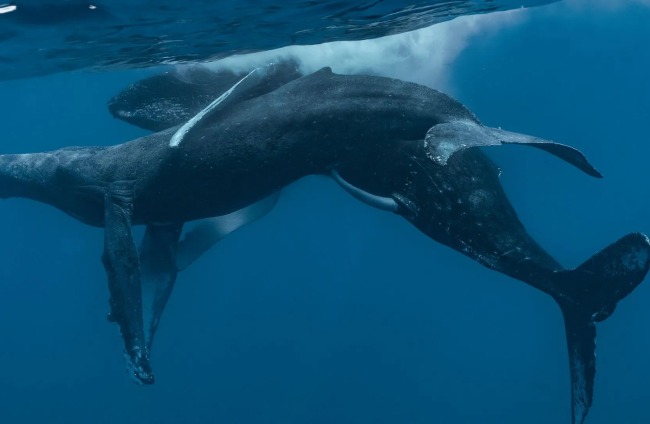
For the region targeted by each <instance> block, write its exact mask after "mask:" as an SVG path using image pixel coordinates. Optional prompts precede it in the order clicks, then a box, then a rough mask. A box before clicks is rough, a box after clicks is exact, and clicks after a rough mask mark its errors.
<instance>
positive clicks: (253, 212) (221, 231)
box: [176, 192, 280, 271]
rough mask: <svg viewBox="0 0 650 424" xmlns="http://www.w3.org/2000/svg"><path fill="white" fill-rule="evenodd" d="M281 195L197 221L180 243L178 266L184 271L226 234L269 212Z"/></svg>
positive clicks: (177, 257) (271, 196)
mask: <svg viewBox="0 0 650 424" xmlns="http://www.w3.org/2000/svg"><path fill="white" fill-rule="evenodd" d="M279 197H280V192H276V193H274V194H272V195H270V196H268V197H266V198H264V199H262V200H260V201H257V202H255V203H253V204H251V205H249V206H246V207H245V208H242V209H240V210H238V211H235V212H231V213H229V214H227V215H222V216H215V217H213V218H206V219H202V220H199V221H197V222H196V224H195V226H194V227H193V228H192V229H191V230H189V231H187V232H186V233H185V236H184V237H183V238H182V239H181V241H180V242H179V243H178V251H177V254H176V268H177V269H178V270H179V271H182V270H183V269H185V268H187V267H188V266H189V265H190V264H191V263H192V262H194V261H195V260H197V259H198V258H199V257H200V256H201V255H202V254H203V253H205V252H206V251H207V250H208V249H210V248H211V247H212V246H214V245H215V244H216V243H217V242H218V241H219V240H221V239H222V238H224V237H225V236H227V235H228V234H230V233H232V232H233V231H235V230H237V229H238V228H241V227H243V226H244V225H246V224H249V223H251V222H253V221H256V220H258V219H260V218H261V217H263V216H264V215H266V214H267V213H269V211H270V210H271V209H273V207H274V206H275V204H276V203H277V201H278V198H279Z"/></svg>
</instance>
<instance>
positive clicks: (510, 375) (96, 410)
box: [0, 3, 650, 424]
mask: <svg viewBox="0 0 650 424" xmlns="http://www.w3.org/2000/svg"><path fill="white" fill-rule="evenodd" d="M648 42H650V8H647V7H643V6H639V5H633V4H631V5H627V6H624V7H620V8H596V9H592V8H590V9H589V10H587V9H586V8H585V9H581V8H576V7H572V6H571V4H565V3H559V4H556V5H552V6H548V7H545V8H541V9H535V10H531V11H529V12H527V17H526V19H525V20H524V21H523V22H521V23H520V24H518V25H514V26H510V27H507V28H505V29H502V30H501V31H498V32H494V33H490V34H483V35H481V36H480V37H477V38H475V39H472V40H471V43H470V45H469V46H468V48H467V49H466V50H465V51H464V53H463V54H462V55H461V56H460V57H459V58H458V59H457V61H456V62H455V63H454V64H453V65H452V66H453V68H452V69H451V75H452V76H453V77H452V84H451V85H452V86H453V87H454V92H453V93H452V94H454V95H455V96H456V97H458V98H459V99H460V100H462V101H463V102H465V103H466V104H467V105H468V106H469V107H470V108H472V109H473V110H474V112H476V113H477V115H478V116H479V117H480V118H481V119H482V120H483V122H484V123H486V124H489V125H492V126H501V127H503V128H507V129H512V130H516V131H521V132H526V133H530V134H535V135H538V136H542V137H546V138H552V139H555V140H558V141H562V142H565V143H568V144H571V145H573V146H576V147H578V148H581V149H582V150H583V151H584V152H585V153H586V154H587V155H588V157H589V158H590V159H591V161H592V163H594V164H595V165H596V166H597V167H598V168H599V169H600V170H601V171H602V173H603V174H604V175H605V177H606V178H605V179H603V180H596V179H593V178H590V177H588V176H585V175H583V174H581V173H580V172H579V171H577V170H575V169H573V168H571V167H570V166H568V165H566V164H565V163H563V162H561V161H559V160H557V159H556V158H553V157H550V156H548V155H545V154H544V153H542V152H540V151H538V150H536V149H527V148H523V147H507V148H494V149H490V150H489V152H490V154H491V155H492V156H493V157H494V158H495V160H496V161H497V162H498V163H499V165H501V167H502V169H503V175H502V180H503V183H504V186H505V187H506V189H507V191H508V193H509V194H510V196H511V198H512V201H513V203H514V204H515V207H516V208H517V210H518V211H519V213H520V216H521V218H522V220H523V221H524V222H525V223H526V224H527V226H528V228H529V230H530V232H531V233H532V234H533V235H534V236H535V237H536V238H537V239H538V240H539V241H540V242H541V243H542V245H543V246H545V247H547V248H548V250H549V251H550V252H552V253H553V254H554V255H555V256H556V257H557V258H558V259H559V260H561V261H562V262H563V263H565V264H566V265H567V266H575V265H577V264H579V263H580V262H582V261H583V260H585V259H586V258H587V257H589V256H590V255H591V254H592V253H594V251H596V250H598V249H600V248H602V247H604V246H605V245H607V244H609V243H610V242H612V241H614V240H615V239H617V238H618V237H620V236H622V235H623V234H625V233H627V232H630V231H646V232H650V216H649V215H650V213H649V212H650V205H649V199H648V194H649V191H650V190H649V189H648V188H647V181H648V166H647V162H648V160H647V157H648V155H649V154H650V147H648V144H647V141H648V134H647V129H648V123H649V122H650V100H648V97H649V94H650V80H649V79H648V77H647V75H648V73H649V72H650V71H649V70H650V49H648V48H647V45H648ZM144 75H145V73H144V72H139V73H128V74H118V73H114V74H63V75H57V76H52V77H47V78H42V79H29V80H20V81H12V82H5V83H0V117H1V119H2V121H1V122H2V127H1V129H0V140H1V143H2V151H3V153H9V152H23V151H38V150H46V149H54V148H58V147H62V146H65V145H71V144H76V145H89V144H113V143H116V142H122V141H125V140H128V139H131V138H134V137H137V136H139V135H141V134H143V133H142V132H140V131H138V130H136V129H134V128H130V127H129V126H127V125H126V124H123V123H121V122H119V121H115V120H112V119H111V118H110V117H109V115H108V113H107V111H106V108H105V101H106V100H108V98H110V96H112V95H113V94H115V93H116V92H117V91H118V90H119V89H121V88H122V87H123V86H124V85H125V84H127V83H128V82H131V81H135V80H137V79H139V78H141V77H142V76H144ZM0 222H1V225H0V228H2V238H1V241H0V254H1V257H2V267H1V268H0V340H2V347H1V348H0V422H2V423H32V422H39V423H41V422H42V423H88V422H93V423H117V422H119V423H122V424H128V423H178V422H184V423H209V422H218V423H228V424H230V423H234V424H240V423H241V424H248V423H255V424H258V423H287V424H289V423H296V424H302V423H334V422H337V423H355V424H356V423H387V424H388V423H390V424H393V423H413V424H415V423H429V424H430V423H450V422H453V423H486V424H488V423H490V424H491V423H495V424H496V423H524V422H525V423H530V424H533V423H540V424H541V423H544V424H547V423H551V422H552V423H568V422H570V419H569V417H570V404H569V377H568V366H567V359H566V351H565V349H566V348H565V345H564V329H563V325H562V321H561V317H560V313H559V310H558V309H557V307H556V306H555V305H554V304H553V302H552V301H551V299H550V298H548V297H546V296H544V295H543V294H541V293H538V292H536V291H535V290H533V289H532V288H529V287H528V286H525V285H524V284H522V283H520V282H518V281H515V280H511V279H509V278H506V277H503V276H501V275H499V274H497V273H494V272H490V271H488V270H486V269H484V268H482V267H480V266H479V265H477V264H475V263H473V262H472V261H470V260H468V259H466V258H465V257H463V256H461V255H460V254H458V253H455V252H453V251H451V250H449V249H447V248H445V247H443V246H441V245H438V244H436V243H435V242H433V241H431V240H429V239H427V238H426V237H424V236H423V235H421V234H419V233H418V232H417V231H416V230H415V229H413V228H412V227H410V226H409V225H408V224H407V223H406V222H405V221H402V220H401V219H400V218H398V217H396V216H392V215H390V214H386V213H382V212H380V211H375V210H372V209H370V208H368V207H366V206H365V205H362V204H360V203H358V202H356V201H354V200H353V199H351V198H350V197H349V196H348V195H347V194H346V193H344V192H343V191H342V190H341V189H339V188H338V187H337V186H335V184H334V183H332V182H331V181H328V180H326V179H324V178H315V177H313V178H308V179H306V180H303V181H301V182H299V183H297V184H295V185H294V186H291V187H289V188H287V189H286V190H285V192H284V195H283V197H282V199H281V201H280V203H279V204H278V206H277V207H276V209H275V210H273V211H272V213H271V214H269V216H267V217H266V218H265V219H263V220H261V221H259V222H256V223H254V224H252V225H250V226H249V227H246V228H244V229H242V230H241V231H240V232H238V233H236V234H234V235H233V236H231V237H229V238H227V239H225V240H224V241H223V242H221V243H220V244H219V245H218V246H217V247H216V248H215V249H213V250H212V251H211V252H209V254H208V255H206V256H205V257H204V258H202V259H201V260H200V261H199V262H198V263H196V264H194V265H193V266H192V267H191V268H190V269H188V270H187V271H185V272H183V273H182V274H181V275H180V277H179V282H178V284H177V287H176V290H175V293H174V296H173V298H172V300H171V302H170V305H169V307H168V310H167V312H166V315H165V317H164V321H163V322H162V324H161V327H160V330H159V333H158V338H157V340H156V345H155V347H154V357H153V364H154V368H155V371H156V375H157V382H156V384H155V385H154V386H152V387H138V386H135V385H134V384H133V383H131V381H130V380H129V379H128V377H127V376H126V374H125V372H124V364H123V360H122V358H121V357H120V351H121V340H120V338H119V336H118V330H117V327H115V326H113V325H109V324H108V323H107V322H106V320H105V315H106V312H107V309H108V307H107V298H108V294H107V289H106V284H105V275H104V273H103V269H102V266H101V263H100V261H99V255H100V253H101V246H102V232H101V230H99V229H94V228H90V227H86V226H83V225H81V224H79V223H77V222H76V221H74V220H73V219H71V218H69V217H67V216H65V215H63V214H61V213H60V212H58V211H56V210H54V209H52V208H50V207H48V206H44V205H39V204H35V203H32V202H28V201H24V200H13V199H12V200H7V201H3V202H2V205H1V206H0ZM648 284H650V283H648V282H646V283H645V285H642V286H641V287H640V288H639V289H637V290H636V292H635V293H633V295H632V296H630V298H628V299H626V300H625V301H623V302H621V304H620V305H619V308H618V309H617V311H616V313H615V314H614V316H613V317H612V318H611V319H609V320H608V321H606V322H605V323H602V324H600V325H599V327H598V331H599V337H598V374H597V381H596V394H595V402H594V407H593V409H592V411H591V414H590V417H589V419H588V422H589V423H591V424H597V423H630V424H633V423H647V422H649V420H650V411H649V410H648V408H647V404H648V403H649V402H650V383H649V381H650V378H649V377H650V365H649V362H648V360H647V359H648V357H649V356H650V331H648V326H649V325H650V309H649V308H648V307H647V305H648V304H649V303H650V286H648Z"/></svg>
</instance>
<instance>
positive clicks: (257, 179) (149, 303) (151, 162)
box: [0, 65, 650, 423]
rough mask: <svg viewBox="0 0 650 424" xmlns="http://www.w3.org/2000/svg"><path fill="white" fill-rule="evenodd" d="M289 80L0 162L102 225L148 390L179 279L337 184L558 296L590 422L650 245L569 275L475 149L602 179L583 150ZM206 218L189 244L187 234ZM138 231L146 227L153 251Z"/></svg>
mask: <svg viewBox="0 0 650 424" xmlns="http://www.w3.org/2000/svg"><path fill="white" fill-rule="evenodd" d="M285 72H286V68H285V67H281V66H280V67H278V66H273V65H271V66H269V67H265V68H263V69H257V70H255V71H253V72H251V73H248V74H246V75H245V76H243V77H242V78H241V79H239V80H238V81H236V82H235V83H234V84H233V85H232V87H230V88H229V89H228V90H224V92H216V93H214V94H215V95H214V99H217V100H215V101H213V102H212V103H211V104H210V105H209V106H207V107H205V109H203V110H202V111H201V112H200V114H197V115H196V116H195V118H193V119H190V120H188V121H187V122H186V123H185V124H184V125H182V126H177V127H173V128H170V129H167V130H164V131H162V132H158V133H156V134H152V135H150V136H147V137H142V138H139V139H137V140H133V141H130V142H128V143H124V144H120V145H116V146H112V147H88V148H80V147H75V148H64V149H61V150H57V151H53V152H48V153H33V154H23V155H4V156H0V196H2V197H13V196H19V197H27V198H31V199H34V200H38V201H41V202H46V203H49V204H51V205H53V206H55V207H57V208H59V209H61V210H63V211H64V212H66V213H68V214H70V215H72V216H73V217H75V218H77V219H79V220H80V221H82V222H84V223H87V224H90V225H95V226H101V227H104V229H105V230H104V233H105V239H104V254H103V257H102V259H103V263H104V266H105V268H106V272H107V275H108V282H109V290H110V297H111V298H110V319H111V320H112V321H114V322H116V323H117V324H118V325H119V327H120V331H121V333H122V336H123V339H124V345H125V350H126V356H127V359H128V364H129V366H130V368H131V371H132V375H133V376H134V377H135V378H136V380H138V381H140V382H143V383H151V382H153V374H152V372H151V368H150V365H149V351H150V348H151V343H152V340H153V335H154V333H155V329H156V326H157V323H158V320H159V319H160V316H161V314H162V311H163V309H164V307H165V304H166V302H167V299H168V298H169V295H170V293H171V291H172V288H173V285H174V282H175V280H176V274H177V272H178V270H180V269H182V268H184V267H185V266H187V265H188V264H189V263H191V262H192V261H193V260H194V259H195V258H196V257H198V256H199V255H200V254H201V253H202V252H204V251H205V250H206V249H208V248H209V247H210V246H211V245H213V244H214V243H215V242H216V241H218V240H219V239H220V238H221V237H223V236H225V235H226V234H228V233H230V232H231V231H234V230H236V229H237V228H239V227H240V226H242V225H244V224H246V223H248V222H250V221H252V220H255V219H257V218H259V217H261V216H263V215H264V214H265V213H266V212H268V210H270V209H271V208H272V207H273V205H274V203H275V200H276V198H277V196H278V193H279V192H280V190H281V189H282V188H283V187H284V186H286V185H288V184H291V183H292V182H294V181H296V180H297V179H299V178H302V177H304V176H306V175H310V174H323V175H329V176H332V177H333V178H334V179H335V180H336V181H338V182H339V184H340V185H341V186H342V187H343V188H344V189H345V190H347V191H348V192H350V193H351V194H352V195H353V196H354V197H356V198H357V199H360V200H361V201H363V202H365V203H367V204H369V205H371V206H374V207H378V208H381V209H385V210H389V211H393V212H394V213H397V214H399V215H401V216H403V217H404V218H405V219H407V220H408V221H410V222H411V223H412V224H413V225H414V226H415V227H417V228H418V229H419V230H420V231H422V232H423V233H424V234H426V235H428V236H429V237H430V238H432V239H434V240H436V241H438V242H440V243H443V244H445V245H447V246H449V247H451V248H453V249H455V250H457V251H459V252H461V253H463V254H464V255H467V256H469V257H470V258H472V259H474V260H476V261H478V262H479V263H481V264H483V265H484V266H486V267H488V268H490V269H494V270H496V271H499V272H501V273H503V274H506V275H509V276H511V277H513V278H516V279H518V280H520V281H523V282H525V283H527V284H529V285H531V286H533V287H536V288H538V289H539V290H541V291H543V292H544V293H547V294H549V295H550V296H552V297H553V298H554V299H555V300H556V301H557V303H558V304H559V306H560V308H561V310H562V313H563V315H564V320H565V323H566V335H567V343H568V349H569V360H570V369H571V391H572V410H573V422H574V423H582V422H583V421H584V419H585V417H586V414H587V412H588V409H589V407H590V405H591V401H592V392H593V382H594V373H595V353H594V350H595V343H594V340H595V335H596V333H595V322H598V321H602V320H604V319H606V318H607V317H608V316H609V315H611V313H612V312H613V311H614V308H615V307H616V304H617V302H618V301H619V300H621V299H622V298H624V297H625V296H626V295H627V294H629V293H630V292H631V291H632V290H634V288H635V287H636V286H637V285H638V284H639V283H640V282H641V281H642V280H643V278H644V277H645V275H646V273H647V271H648V268H649V266H650V243H649V241H648V239H647V238H646V236H644V235H642V234H638V233H634V234H629V235H627V236H625V237H623V238H621V239H620V240H619V241H617V242H615V243H613V244H612V245H610V246H609V247H607V248H605V249H604V250H602V251H600V252H599V253H597V254H596V255H594V256H593V257H592V258H590V259H588V260H587V261H586V262H585V263H584V264H582V265H581V266H579V267H578V268H576V269H573V270H566V269H564V268H563V267H562V266H561V265H560V264H558V263H557V262H556V261H555V260H554V259H553V258H552V257H551V256H550V255H549V254H548V253H546V252H545V251H544V250H543V249H542V248H541V247H540V246H539V245H538V244H537V243H536V242H535V241H534V240H533V239H532V238H531V237H530V236H529V235H528V233H527V232H526V230H525V228H524V227H523V225H522V224H521V222H520V221H519V219H518V217H517V215H516V213H515V211H514V210H513V208H512V206H511V205H510V202H509V201H508V199H507V198H506V195H505V193H504V192H503V189H502V187H501V184H500V183H499V178H498V174H499V173H498V170H497V168H496V167H495V166H494V164H493V163H492V162H491V161H490V160H489V159H488V158H487V157H486V156H485V155H484V154H483V153H482V152H481V150H480V149H477V148H476V147H480V146H496V145H500V144H506V143H516V144H525V145H531V146H534V147H538V148H541V149H543V150H546V151H547V152H549V153H552V154H554V155H556V156H558V157H559V158H561V159H563V160H565V161H567V162H568V163H570V164H572V165H574V166H576V167H578V168H579V169H581V170H583V171H584V172H586V173H587V174H589V175H592V176H599V175H600V174H599V173H598V171H596V170H595V169H594V168H593V167H592V166H591V165H590V164H589V162H587V160H586V159H585V157H584V156H583V155H582V154H581V153H580V152H578V151H577V150H575V149H573V148H571V147H568V146H565V145H561V144H557V143H554V142H551V141H547V140H542V139H539V138H535V137H531V136H527V135H523V134H516V133H511V132H507V131H503V130H500V129H494V128H488V127H485V126H483V125H481V124H480V122H479V121H478V119H477V118H476V117H475V116H474V114H473V113H472V112H470V111H469V110H468V109H467V108H465V107H464V106H463V105H462V104H460V103H459V102H457V101H455V100H454V99H452V98H450V97H449V96H446V95H445V94H442V93H440V92H438V91H436V90H432V89H430V88H427V87H423V86H420V85H416V84H412V83H407V82H403V81H399V80H394V79H388V78H381V77H371V76H360V75H356V76H350V75H336V74H333V73H332V72H331V71H330V70H329V69H327V68H326V69H322V70H320V71H318V72H316V73H313V74H310V75H307V76H302V77H298V78H295V79H294V77H291V78H287V79H286V80H290V79H293V80H292V81H290V82H287V83H286V84H285V83H284V82H286V81H282V82H281V83H279V84H275V83H273V81H280V80H283V78H282V76H283V75H284V73H285ZM261 87H265V88H264V89H260V88H261ZM202 106H205V104H204V105H202ZM179 123H180V122H179ZM199 219H204V221H200V223H199V224H198V225H197V226H195V227H194V229H192V230H190V231H189V232H187V233H186V234H185V236H184V237H181V235H182V230H183V226H184V224H185V223H186V222H188V221H192V220H199ZM132 225H146V226H147V229H146V232H145V236H144V239H143V240H142V243H141V246H140V249H139V250H138V248H136V245H135V243H134V240H133V236H132V232H131V226H132Z"/></svg>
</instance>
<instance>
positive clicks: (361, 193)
mask: <svg viewBox="0 0 650 424" xmlns="http://www.w3.org/2000/svg"><path fill="white" fill-rule="evenodd" d="M331 173H332V178H333V179H334V181H336V182H337V183H338V184H339V185H340V186H341V187H343V189H344V190H345V191H347V192H348V193H350V194H351V195H352V197H354V198H355V199H357V200H360V201H362V202H363V203H365V204H367V205H369V206H372V207H373V208H377V209H381V210H384V211H388V212H397V211H398V209H399V203H398V202H397V201H396V200H395V199H394V198H393V197H386V196H378V195H376V194H372V193H369V192H367V191H365V190H363V189H361V188H359V187H357V186H355V185H353V184H350V183H349V182H348V181H346V180H345V178H343V177H342V176H341V174H339V173H338V171H337V170H335V169H334V170H332V172H331Z"/></svg>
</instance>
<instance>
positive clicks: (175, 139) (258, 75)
mask: <svg viewBox="0 0 650 424" xmlns="http://www.w3.org/2000/svg"><path fill="white" fill-rule="evenodd" d="M282 71H284V69H283V68H282V67H280V66H278V65H276V64H273V63H271V64H269V65H266V66H260V67H259V68H255V69H253V70H252V71H251V72H249V73H248V74H246V76H244V77H243V78H242V79H240V80H239V81H237V82H236V83H235V85H233V86H232V87H230V89H228V90H227V91H226V92H224V93H223V94H222V95H221V96H219V97H217V98H216V99H215V100H214V101H213V102H212V103H210V104H209V105H207V106H206V107H205V108H204V109H203V110H201V111H200V112H199V113H197V114H196V115H195V116H194V117H193V118H191V119H190V120H189V121H187V122H186V123H185V124H183V125H182V126H181V127H180V128H179V129H178V130H177V131H176V132H175V133H174V135H173V136H172V138H171V139H170V140H169V147H178V146H179V145H180V144H181V142H182V141H183V139H184V138H185V137H186V136H187V134H188V133H189V132H190V131H191V130H192V129H193V128H195V127H196V126H197V125H198V124H199V123H200V122H201V121H202V120H203V119H204V118H205V117H206V116H208V115H214V114H215V113H217V112H219V111H222V110H224V109H226V108H227V107H229V106H231V105H233V104H235V103H238V102H239V101H241V100H242V98H245V97H246V95H247V94H248V93H250V91H251V90H252V89H254V88H255V87H257V86H258V85H260V84H261V83H263V82H264V81H266V80H267V78H269V77H273V76H275V75H276V73H278V72H282Z"/></svg>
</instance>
